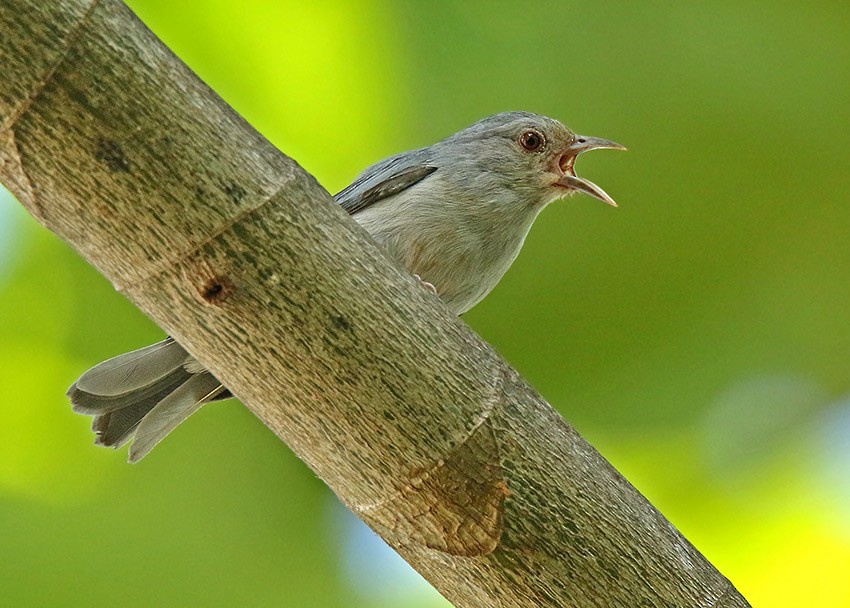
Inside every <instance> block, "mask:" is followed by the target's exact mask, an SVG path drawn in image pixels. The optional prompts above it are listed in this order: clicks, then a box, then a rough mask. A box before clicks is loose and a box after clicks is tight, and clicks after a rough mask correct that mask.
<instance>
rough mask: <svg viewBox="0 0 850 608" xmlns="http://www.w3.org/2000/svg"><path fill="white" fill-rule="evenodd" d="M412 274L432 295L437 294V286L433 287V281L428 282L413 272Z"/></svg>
mask: <svg viewBox="0 0 850 608" xmlns="http://www.w3.org/2000/svg"><path fill="white" fill-rule="evenodd" d="M413 276H414V277H415V278H416V280H417V281H419V284H420V285H422V287H424V288H425V289H427V290H428V291H430V292H431V293H433V294H434V295H437V288H436V287H434V284H433V283H429V282H428V281H426V280H424V279H423V278H422V277H420V276H419V275H418V274H415V275H413Z"/></svg>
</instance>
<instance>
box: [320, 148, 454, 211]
mask: <svg viewBox="0 0 850 608" xmlns="http://www.w3.org/2000/svg"><path fill="white" fill-rule="evenodd" d="M427 160H428V159H427V149H422V150H414V151H413V152H406V153H404V154H399V155H397V156H391V157H390V158H388V159H386V160H383V161H381V162H379V163H378V164H376V165H373V166H371V167H369V168H368V169H366V170H365V171H364V172H363V173H362V174H361V175H360V177H358V178H357V179H356V180H354V182H353V183H352V184H351V185H350V186H348V187H347V188H346V189H345V190H343V191H342V192H340V193H339V194H337V195H336V196H335V197H334V198H336V200H337V202H338V203H339V204H340V205H341V206H342V208H343V209H345V210H346V211H348V213H351V214H354V213H357V212H358V211H361V210H363V209H365V208H366V207H368V206H370V205H372V204H374V203H376V202H378V201H379V200H382V199H385V198H387V197H388V196H392V195H393V194H398V193H399V192H401V191H403V190H406V189H407V188H410V187H411V186H413V185H414V184H417V183H419V182H420V181H422V180H423V179H425V178H426V177H428V176H429V175H431V174H432V173H433V172H434V171H436V170H437V167H435V166H433V165H432V164H430V163H428V162H427Z"/></svg>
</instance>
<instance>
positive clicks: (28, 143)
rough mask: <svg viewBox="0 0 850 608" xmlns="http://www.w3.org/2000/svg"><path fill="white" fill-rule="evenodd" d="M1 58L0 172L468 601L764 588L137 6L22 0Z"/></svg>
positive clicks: (569, 601)
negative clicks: (705, 551) (385, 251)
mask: <svg viewBox="0 0 850 608" xmlns="http://www.w3.org/2000/svg"><path fill="white" fill-rule="evenodd" d="M283 35H285V33H283ZM0 70H2V77H0V180H2V182H3V183H4V184H6V186H7V187H8V188H10V189H11V190H12V192H13V193H14V194H15V195H16V196H17V197H18V199H19V200H20V201H21V202H22V203H23V204H24V205H25V206H26V207H27V209H29V211H30V212H31V213H32V214H33V215H34V216H35V217H36V218H38V219H39V220H40V221H41V222H42V223H43V224H44V225H45V226H46V227H48V228H49V229H50V230H52V231H54V232H55V233H57V234H58V235H60V236H61V237H62V238H63V239H65V240H67V241H68V242H69V243H71V244H72V245H73V246H74V247H75V248H76V249H77V250H78V251H79V252H80V253H81V254H82V255H83V256H84V257H85V258H86V259H87V260H88V261H89V262H90V263H92V264H93V265H94V266H96V267H97V268H98V269H99V270H100V271H101V272H102V273H103V274H104V275H105V276H106V277H108V278H109V280H110V281H112V283H113V284H114V285H115V287H116V288H117V289H119V290H120V291H122V292H123V293H124V294H126V296H127V297H128V298H130V299H131V300H132V301H133V302H134V303H135V304H136V305H137V306H139V308H141V309H142V310H143V311H145V312H146V313H147V314H148V315H150V317H151V318H153V319H154V320H155V321H156V322H157V323H158V324H159V325H160V326H161V327H162V328H163V329H165V330H166V331H167V332H168V333H170V334H171V335H173V336H174V337H175V338H176V339H177V340H178V341H179V342H180V343H181V344H183V345H184V346H185V347H186V348H187V349H188V350H189V351H190V352H191V353H192V354H193V355H195V356H196V357H197V358H198V359H199V360H200V361H201V362H203V363H204V364H205V365H207V366H208V367H209V368H210V369H211V370H212V371H213V372H214V373H215V374H216V376H218V377H219V378H220V379H221V380H222V381H224V382H225V384H226V385H227V386H229V387H230V388H231V389H232V390H233V392H234V393H235V394H236V395H238V396H239V397H240V398H241V399H242V400H243V401H244V403H245V404H246V405H247V406H248V407H250V408H251V409H252V410H253V411H254V413H255V414H256V415H257V416H259V417H260V419H261V420H262V421H263V422H264V423H265V424H266V425H268V426H269V427H270V428H271V429H272V430H273V431H274V432H275V433H277V435H278V436H280V437H281V439H283V440H284V441H285V442H286V443H287V444H288V445H289V446H290V447H291V448H292V449H293V450H294V451H295V452H296V453H297V454H298V455H299V456H300V457H301V458H303V459H304V460H305V461H306V462H307V464H308V465H309V466H310V467H312V468H313V470H314V471H316V473H317V474H318V475H319V476H320V477H322V479H324V480H325V481H326V482H327V483H328V485H329V486H330V487H331V488H333V490H334V491H335V492H336V493H337V494H338V495H339V496H340V498H341V499H342V500H343V501H344V502H345V503H346V504H347V505H348V506H349V507H350V508H351V509H352V510H353V511H354V512H355V513H357V514H358V515H359V516H360V517H362V518H363V519H364V520H365V521H366V522H367V523H368V524H369V525H370V526H371V527H372V528H374V529H375V530H376V531H377V532H378V533H379V534H380V535H381V536H383V537H384V538H385V539H386V541H387V542H388V543H389V544H390V545H391V546H393V547H394V548H396V549H397V550H398V551H399V552H400V553H401V554H402V555H403V556H404V557H405V558H406V559H407V560H408V561H409V562H410V563H411V564H413V566H414V567H415V568H416V569H417V570H419V571H420V572H421V573H422V574H423V575H424V576H425V577H426V578H427V579H428V580H429V581H431V582H432V583H433V584H434V585H435V586H436V587H437V588H438V589H439V590H440V591H441V592H442V593H443V594H444V595H445V596H446V597H447V598H449V599H450V600H451V601H452V602H454V604H455V605H456V606H458V607H483V606H488V607H489V606H493V607H496V606H499V607H514V606H516V607H531V606H534V607H539V606H574V607H579V606H581V607H584V606H606V607H610V606H629V607H631V606H664V607H673V606H675V607H708V606H718V607H719V606H724V607H731V606H736V607H737V606H747V605H748V604H747V602H746V600H744V599H743V598H742V597H741V596H740V595H739V594H738V592H737V591H736V590H735V589H734V587H732V585H731V584H730V583H729V581H727V580H726V579H725V578H724V577H723V576H722V575H721V574H720V573H719V572H717V570H715V569H714V567H712V566H711V564H709V563H708V561H707V560H706V559H705V558H704V557H703V556H702V555H700V553H699V552H698V551H697V550H696V549H694V547H693V546H691V544H690V543H688V541H687V540H685V539H684V538H683V537H682V536H681V535H680V534H679V533H678V532H677V531H676V529H675V528H674V527H673V526H672V525H671V524H670V523H669V522H668V521H666V520H665V519H664V517H663V516H662V515H660V514H659V513H658V511H657V510H656V509H655V508H654V507H653V506H652V505H650V504H649V503H648V502H647V501H646V500H645V499H644V498H643V497H642V496H641V495H640V494H639V493H638V492H637V491H636V490H635V489H634V488H633V487H632V486H631V485H630V484H629V483H628V482H627V481H626V480H625V479H623V477H622V476H621V475H619V474H618V473H617V471H615V470H614V469H613V468H612V467H611V466H610V465H609V464H608V463H607V462H606V461H605V460H604V459H603V458H602V457H601V456H600V455H599V454H598V453H597V452H596V451H595V450H594V449H593V448H592V447H590V446H589V445H588V444H587V443H586V442H585V441H584V440H583V439H582V438H581V437H579V436H578V434H577V433H576V432H575V431H574V430H573V428H572V427H571V426H570V425H569V424H568V423H566V422H565V421H564V420H563V419H562V418H561V417H560V416H559V415H558V414H557V413H556V412H555V411H554V410H553V409H552V408H551V407H550V406H549V405H548V404H547V403H546V402H545V401H543V399H541V397H540V396H539V395H537V393H535V392H534V390H532V389H531V388H530V387H529V386H528V385H527V384H526V383H525V382H524V381H523V379H522V378H521V377H519V376H518V374H517V373H516V372H515V371H514V370H512V369H511V368H510V367H509V366H508V365H506V364H505V363H504V361H502V360H501V359H500V358H499V356H498V355H497V354H495V353H494V352H493V350H492V349H491V348H490V347H489V346H488V345H487V344H485V343H484V342H482V341H481V340H480V339H479V338H478V337H477V336H476V335H475V334H474V333H472V332H471V331H470V330H469V329H468V328H467V327H466V326H465V325H464V324H463V323H462V322H461V321H459V320H458V319H457V318H454V317H452V316H451V315H450V314H449V313H448V312H447V310H446V309H444V308H443V306H442V305H441V304H440V303H439V301H438V300H437V299H436V298H435V297H433V296H431V295H430V294H429V293H427V292H426V291H425V290H424V289H422V288H421V287H420V286H419V285H417V283H416V281H415V280H414V279H412V278H411V277H409V276H408V275H407V274H406V273H405V272H404V270H403V269H401V268H398V267H397V266H395V265H394V264H393V263H392V262H391V261H389V260H388V259H387V258H386V257H385V256H383V255H382V253H381V252H380V251H379V250H378V248H377V247H376V245H375V244H374V243H373V242H372V241H371V240H370V239H369V237H368V236H367V235H366V234H365V232H363V231H362V230H360V228H359V227H358V226H356V225H355V224H354V222H353V221H351V220H350V218H348V217H347V216H346V214H345V213H344V212H343V211H342V210H340V209H339V208H337V206H336V205H335V203H334V201H333V200H332V198H331V197H330V196H329V195H328V193H327V192H326V191H325V190H323V189H322V188H321V187H320V186H319V185H318V184H317V183H316V181H315V180H314V179H313V178H312V177H310V176H309V175H308V174H306V173H305V172H304V171H303V170H302V169H301V168H300V167H298V165H297V164H296V163H295V162H293V161H292V160H291V159H289V158H287V157H286V156H285V155H283V154H281V153H280V152H279V151H277V150H276V149H275V148H274V147H273V146H272V145H271V144H270V143H269V142H267V141H266V140H265V139H264V138H263V137H262V136H260V135H259V134H258V133H257V132H256V131H255V130H254V129H252V128H251V127H250V125H248V124H246V123H245V122H244V121H243V120H242V119H241V118H240V117H239V116H238V115H237V114H236V113H235V112H234V111H233V110H231V109H230V108H229V107H228V106H227V105H226V104H225V103H224V102H223V101H222V100H221V99H219V98H218V97H217V96H216V95H215V93H213V92H212V91H211V90H210V89H209V88H208V87H207V86H205V85H204V84H203V83H202V82H200V81H199V79H198V78H197V77H196V76H195V75H194V74H193V73H192V72H191V71H190V70H189V69H188V68H187V67H186V66H185V65H183V64H182V63H181V62H180V61H179V60H178V59H177V58H176V57H175V56H174V55H173V54H172V53H171V52H170V51H169V50H168V49H167V48H166V47H165V46H164V45H163V44H162V43H161V42H160V41H159V40H158V39H157V38H156V37H155V36H154V35H153V34H152V33H151V32H150V31H148V30H147V29H146V28H145V26H144V25H143V24H142V23H141V22H140V21H139V20H138V19H137V18H136V17H135V16H134V15H133V14H132V13H131V12H130V11H129V9H127V8H126V7H125V6H124V5H123V4H122V3H121V2H119V1H118V0H100V1H99V2H98V1H95V2H91V1H90V0H86V1H81V0H63V1H59V0H49V1H47V0H2V3H0Z"/></svg>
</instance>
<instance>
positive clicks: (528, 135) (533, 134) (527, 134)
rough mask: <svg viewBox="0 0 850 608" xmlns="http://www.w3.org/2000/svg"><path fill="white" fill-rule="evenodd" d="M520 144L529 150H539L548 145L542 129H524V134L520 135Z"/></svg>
mask: <svg viewBox="0 0 850 608" xmlns="http://www.w3.org/2000/svg"><path fill="white" fill-rule="evenodd" d="M519 145H521V146H522V147H523V148H525V149H526V150H528V151H529V152H537V151H538V150H540V149H541V148H542V147H543V146H545V145H546V138H545V137H543V133H541V132H540V131H536V130H534V129H529V130H528V131H523V133H522V135H520V136H519Z"/></svg>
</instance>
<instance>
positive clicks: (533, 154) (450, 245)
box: [68, 112, 625, 462]
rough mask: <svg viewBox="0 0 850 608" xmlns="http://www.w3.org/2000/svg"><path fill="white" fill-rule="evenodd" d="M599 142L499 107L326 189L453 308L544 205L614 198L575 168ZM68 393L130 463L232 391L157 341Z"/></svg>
mask: <svg viewBox="0 0 850 608" xmlns="http://www.w3.org/2000/svg"><path fill="white" fill-rule="evenodd" d="M598 148H612V149H616V150H625V148H624V147H623V146H621V145H620V144H617V143H614V142H613V141H608V140H607V139H598V138H595V137H585V136H582V135H576V134H575V133H573V132H572V131H570V130H569V129H568V128H566V127H565V126H564V125H562V124H561V123H560V122H558V121H557V120H554V119H552V118H547V117H545V116H539V115H537V114H531V113H528V112H505V113H502V114H496V115H495V116H490V117H489V118H485V119H483V120H480V121H478V122H476V123H475V124H473V125H472V126H470V127H467V128H466V129H464V130H463V131H460V132H458V133H455V134H454V135H452V136H451V137H448V138H446V139H444V140H443V141H440V142H437V143H436V144H434V145H432V146H429V147H427V148H421V149H419V150H413V151H411V152H404V153H402V154H397V155H395V156H391V157H390V158H387V159H385V160H383V161H381V162H379V163H377V164H375V165H372V166H371V167H369V168H368V169H366V170H365V171H364V172H363V173H362V174H361V175H360V176H359V177H358V178H357V179H356V180H354V183H352V184H351V185H350V186H348V187H347V188H346V189H345V190H343V191H342V192H340V193H339V194H337V195H336V197H335V198H336V200H337V201H338V202H339V204H340V205H342V208H343V209H345V210H346V211H348V213H350V214H351V215H352V217H353V218H354V219H355V220H356V221H357V222H358V223H359V224H360V225H361V226H363V227H364V228H365V229H366V230H367V231H368V232H369V234H371V235H372V237H373V238H374V239H375V240H376V241H377V242H378V243H380V244H381V245H383V246H384V248H385V249H386V251H387V252H388V253H389V254H390V255H391V256H393V257H394V258H396V259H397V260H399V261H400V262H401V263H402V264H404V266H405V267H406V268H407V269H408V270H409V271H410V272H411V273H413V274H414V275H416V276H417V277H418V278H419V280H420V281H421V282H422V284H423V285H424V286H425V287H426V288H428V289H430V290H432V291H433V292H434V293H436V294H437V295H438V296H439V297H440V298H441V299H442V300H443V302H445V304H446V305H447V306H448V307H449V308H450V309H451V310H452V311H454V312H455V313H456V314H463V313H464V312H466V311H467V310H469V309H470V308H472V307H473V306H475V305H476V304H477V303H478V302H480V301H481V299H482V298H483V297H484V296H486V295H487V294H488V293H490V290H492V289H493V287H495V286H496V283H498V282H499V279H501V278H502V276H503V275H504V274H505V272H506V271H507V270H508V268H509V267H510V265H511V263H512V262H513V261H514V259H515V258H516V256H517V254H518V253H519V250H520V248H521V247H522V244H523V242H524V241H525V237H526V235H527V234H528V231H529V229H530V228H531V224H532V223H533V222H534V219H535V218H536V217H537V214H538V213H540V211H541V210H542V209H543V208H544V207H545V206H546V205H548V204H549V203H551V202H552V201H554V200H556V199H559V198H563V197H565V196H568V195H570V194H573V193H575V192H584V193H585V194H589V195H590V196H593V197H595V198H598V199H599V200H601V201H604V202H606V203H608V204H609V205H612V206H614V207H616V206H617V204H616V203H615V202H614V200H613V199H612V198H611V197H610V196H608V194H606V193H605V191H604V190H602V188H600V187H599V186H597V185H596V184H594V183H593V182H590V181H588V180H586V179H582V178H580V177H578V176H576V173H575V169H574V166H575V161H576V157H577V156H578V155H579V154H581V153H582V152H585V151H587V150H595V149H598ZM68 396H69V397H70V399H71V403H72V404H73V407H74V411H76V412H79V413H81V414H88V415H90V416H93V417H94V422H93V424H92V430H93V431H94V432H95V433H96V435H97V437H96V439H95V443H96V444H97V445H103V446H112V447H116V448H117V447H119V446H121V445H123V444H124V443H126V442H127V441H128V440H129V439H130V438H131V437H133V435H134V434H135V440H134V441H133V444H132V445H131V447H130V462H136V461H138V460H140V459H141V458H143V457H144V456H145V455H146V454H148V452H150V451H151V450H152V449H153V447H154V446H155V445H156V444H157V443H159V442H160V441H161V440H162V439H163V438H164V437H165V436H166V435H167V434H168V433H170V432H171V431H172V430H173V429H174V428H176V427H177V425H179V424H180V423H181V422H183V421H184V420H185V419H186V418H188V417H189V416H190V415H191V414H193V413H194V412H195V411H197V410H198V409H199V408H200V407H201V406H202V405H204V404H206V403H209V402H211V401H217V400H221V399H226V398H229V397H231V396H232V394H231V393H230V391H229V390H228V389H227V388H226V387H225V386H223V385H222V384H221V382H219V381H218V380H217V379H216V378H215V376H213V375H212V374H211V373H210V372H209V371H207V370H206V369H205V368H204V367H203V365H201V364H200V363H199V362H197V361H196V360H195V359H194V358H193V357H192V356H191V355H189V354H188V353H187V352H186V351H185V350H184V349H183V347H181V346H180V345H179V344H178V343H177V342H175V341H174V340H173V339H172V338H166V339H165V340H163V341H162V342H159V343H157V344H153V345H151V346H147V347H145V348H142V349H139V350H136V351H133V352H129V353H126V354H123V355H119V356H117V357H114V358H112V359H109V360H108V361H104V362H103V363H101V364H99V365H96V366H95V367H93V368H92V369H90V370H89V371H87V372H86V373H84V374H83V375H82V376H81V377H80V379H79V380H77V382H75V383H74V385H73V386H72V387H71V388H70V389H69V391H68Z"/></svg>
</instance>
